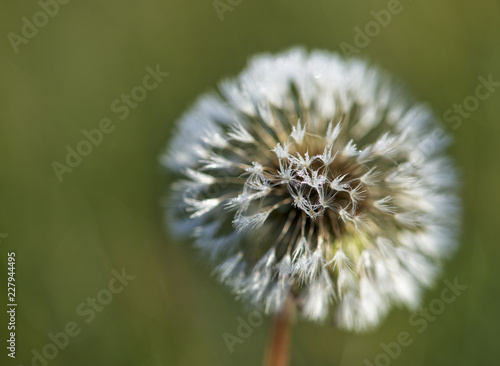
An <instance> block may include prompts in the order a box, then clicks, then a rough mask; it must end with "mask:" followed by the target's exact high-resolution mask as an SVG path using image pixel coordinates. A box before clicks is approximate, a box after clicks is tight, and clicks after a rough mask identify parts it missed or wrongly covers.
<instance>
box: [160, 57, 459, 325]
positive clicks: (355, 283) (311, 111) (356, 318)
mask: <svg viewBox="0 0 500 366" xmlns="http://www.w3.org/2000/svg"><path fill="white" fill-rule="evenodd" d="M437 127H438V126H437V122H436V119H435V118H434V116H433V115H432V113H431V112H430V111H429V110H428V108H427V107H425V106H423V105H421V104H415V103H410V102H408V100H407V97H406V96H405V95H404V93H403V92H402V90H401V88H400V87H398V86H397V85H395V84H394V83H393V82H392V81H390V80H389V78H388V77H387V75H385V74H383V73H381V72H380V71H378V70H376V69H373V68H370V67H369V66H367V65H366V64H365V63H364V62H362V61H359V60H344V59H342V58H340V57H338V56H337V55H335V54H330V53H327V52H312V53H310V54H308V53H307V52H305V51H303V50H301V49H293V50H290V51H287V52H285V53H282V54H278V55H277V56H271V55H261V56H258V57H256V58H254V59H253V60H252V61H251V62H250V64H249V66H248V67H247V69H246V70H245V71H244V72H243V73H242V74H241V75H239V76H238V77H237V78H235V79H233V80H228V81H225V82H224V83H222V84H221V87H220V92H219V93H213V94H210V95H205V96H202V97H201V98H200V99H199V100H198V101H197V102H196V104H195V105H194V107H193V108H192V109H191V110H190V111H189V112H188V113H186V114H185V115H184V116H183V117H182V118H181V121H180V124H179V127H178V130H177V133H176V136H175V137H174V139H173V141H172V143H171V145H170V147H169V149H168V151H167V152H166V153H165V155H164V156H163V158H162V162H163V163H164V165H166V166H167V167H168V168H169V169H170V170H171V171H173V172H174V173H177V174H178V175H179V176H183V178H182V180H180V181H179V182H177V183H176V184H175V186H174V202H175V204H176V210H174V211H175V212H174V214H173V215H169V219H168V220H169V223H170V224H171V226H172V227H174V228H175V229H176V231H177V232H178V231H181V234H182V233H184V234H189V235H193V236H194V240H195V242H196V246H197V247H199V248H200V250H201V251H203V252H204V253H205V254H206V255H207V257H209V258H210V259H211V260H212V262H213V263H214V266H215V268H214V273H215V274H216V275H217V278H219V279H220V280H221V281H222V282H224V283H226V284H227V285H229V286H230V287H231V289H232V291H233V292H234V293H235V294H236V295H237V297H238V298H241V299H243V300H244V301H245V302H247V303H249V304H253V305H256V306H257V305H258V306H261V307H262V308H264V309H266V311H267V312H269V313H276V314H283V312H284V311H286V309H287V307H288V306H289V305H287V304H292V306H293V307H294V308H296V309H297V312H298V313H299V314H301V315H302V316H303V317H305V318H308V319H310V320H313V321H324V320H325V319H326V318H327V317H328V316H329V315H331V316H332V317H333V319H334V322H335V324H337V325H338V326H339V327H341V328H344V329H348V330H354V331H366V330H369V329H372V328H374V327H375V326H376V325H378V324H379V323H380V321H381V320H382V319H383V318H384V317H385V316H386V315H387V313H388V311H389V310H390V308H391V307H393V306H406V307H408V308H409V309H416V308H417V307H418V306H419V300H420V298H421V292H422V290H423V289H425V288H427V287H429V286H431V285H432V283H433V280H434V279H435V277H436V275H437V273H438V271H439V263H441V260H442V259H443V258H444V257H446V256H447V255H448V254H450V253H451V251H452V250H453V248H454V246H455V241H454V233H455V227H456V217H457V211H458V204H457V198H456V195H455V181H456V178H455V173H454V168H453V163H452V162H451V161H450V159H448V158H446V157H445V156H444V149H445V148H446V144H445V143H443V139H440V140H439V141H434V140H433V139H432V132H433V129H434V128H437ZM429 141H430V142H432V143H433V146H432V148H429ZM196 228H210V229H206V230H203V229H201V230H200V229H198V230H197V229H196ZM179 229H180V230H179ZM280 316H282V315H280ZM279 319H282V318H279Z"/></svg>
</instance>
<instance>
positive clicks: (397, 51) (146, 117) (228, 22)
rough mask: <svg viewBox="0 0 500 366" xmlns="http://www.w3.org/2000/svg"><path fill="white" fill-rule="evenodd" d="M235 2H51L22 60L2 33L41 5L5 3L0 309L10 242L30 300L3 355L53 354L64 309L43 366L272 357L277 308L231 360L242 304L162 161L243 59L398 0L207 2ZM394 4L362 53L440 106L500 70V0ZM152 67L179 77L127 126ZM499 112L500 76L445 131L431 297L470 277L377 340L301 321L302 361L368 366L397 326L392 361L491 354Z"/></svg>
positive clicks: (298, 344)
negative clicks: (440, 254) (455, 293)
mask: <svg viewBox="0 0 500 366" xmlns="http://www.w3.org/2000/svg"><path fill="white" fill-rule="evenodd" d="M389 3H390V2H389ZM221 4H222V5H221ZM224 4H225V6H226V7H227V9H228V10H227V11H225V12H224V13H223V14H222V18H223V19H221V17H220V16H219V15H218V13H217V11H216V9H215V6H214V2H213V1H212V0H205V1H201V0H191V1H159V0H146V1H130V0H128V1H118V0H106V1H104V0H102V1H97V0H86V1H77V0H73V1H70V2H68V3H67V4H64V5H63V4H60V5H59V9H58V11H57V14H55V15H54V16H53V17H50V18H48V21H47V24H46V25H45V26H44V27H41V28H39V30H38V33H37V34H36V35H35V36H34V37H32V38H31V39H27V42H25V43H22V44H19V45H18V52H17V53H16V52H15V50H14V47H13V46H12V44H11V42H10V40H9V38H8V34H9V33H10V32H12V33H15V34H17V35H22V33H21V31H22V30H21V27H22V26H23V20H22V18H23V17H26V18H27V19H28V20H32V19H33V16H34V15H35V14H36V13H37V12H39V11H40V10H41V7H40V5H39V4H38V3H37V2H36V1H34V0H33V1H25V0H23V1H3V2H2V3H1V5H0V19H1V22H0V34H1V35H2V38H1V41H0V70H1V71H0V73H1V79H0V80H1V82H0V120H1V124H0V156H1V162H0V174H1V176H2V178H1V179H0V187H1V188H0V207H1V209H0V233H3V234H6V235H7V234H8V236H7V237H4V238H3V239H2V242H1V243H0V263H1V264H0V268H1V269H2V271H1V274H0V281H1V283H2V284H0V289H1V291H0V293H1V294H2V295H1V296H0V299H2V300H1V301H0V304H6V303H7V298H6V292H7V291H6V271H7V252H9V251H12V250H13V251H15V252H16V254H17V256H16V258H17V273H16V285H17V289H18V293H17V302H18V304H19V305H18V308H17V309H18V312H17V329H16V330H17V358H16V359H15V360H11V359H10V358H8V357H7V355H6V353H7V350H6V349H5V347H4V346H2V347H1V349H2V351H1V352H0V360H1V361H0V364H2V365H20V364H22V365H24V366H27V365H32V364H37V365H44V364H45V363H44V362H43V361H35V363H33V362H32V359H33V357H34V356H33V355H34V352H42V351H43V348H44V347H45V346H46V345H47V344H49V343H54V342H53V341H51V340H50V338H49V337H48V334H49V333H53V334H55V333H58V332H61V331H63V330H64V328H65V326H66V325H67V324H68V322H72V321H74V322H75V323H77V325H78V327H79V329H80V333H79V334H78V335H77V336H75V337H71V338H70V340H69V344H68V345H66V346H65V347H64V349H59V350H58V351H57V356H55V357H54V358H53V359H50V360H47V361H46V364H47V365H54V366H56V365H64V366H66V365H73V366H77V365H136V366H140V365H144V366H157V365H182V366H184V365H185V366H188V365H189V366H191V365H259V364H260V363H261V360H262V355H263V350H264V347H265V343H266V339H267V334H268V328H269V327H268V326H269V320H268V319H266V320H265V321H264V322H263V324H262V325H260V326H258V327H256V328H255V329H254V331H253V333H252V334H251V336H250V337H249V338H248V339H245V340H244V342H243V343H242V344H236V345H235V347H234V353H231V352H230V351H229V350H228V348H227V347H226V344H225V342H224V339H223V337H222V335H223V334H224V333H225V332H228V333H231V334H234V335H237V333H236V331H237V326H238V317H243V318H244V319H246V317H247V313H246V312H245V310H244V308H243V306H242V305H241V304H240V303H238V302H236V301H234V300H233V297H232V295H231V294H229V293H228V291H226V289H225V288H224V287H223V286H221V285H219V284H218V283H217V282H216V281H215V280H213V278H211V277H210V269H209V268H208V267H207V265H206V264H205V263H203V262H200V261H199V260H198V256H197V254H196V252H195V251H193V250H192V249H191V248H190V247H189V245H188V244H187V243H178V242H176V241H175V240H174V239H173V238H172V237H171V236H170V235H169V234H168V232H166V230H165V228H164V219H163V215H162V208H161V204H160V202H161V197H162V196H164V195H165V194H166V192H167V191H168V185H169V182H170V180H171V179H170V178H169V176H168V175H167V174H166V173H165V172H164V171H163V170H162V169H161V168H160V166H159V164H158V156H159V154H160V152H161V151H162V150H163V148H164V146H165V144H166V141H167V140H168V139H169V137H170V136H171V134H172V131H173V127H174V125H175V121H176V119H177V118H178V117H179V115H180V114H181V113H182V112H183V111H184V110H185V109H186V108H188V107H189V105H190V104H191V103H192V102H193V100H194V99H195V98H196V96H197V95H199V94H200V93H202V92H205V91H208V90H210V89H212V88H214V87H215V86H216V83H217V81H218V80H220V79H221V78H223V77H225V76H231V75H235V74H237V73H238V72H239V71H240V70H241V69H242V68H243V67H244V65H245V63H246V60H247V59H248V57H249V56H251V55H253V54H255V53H259V52H278V51H281V50H284V49H286V48H288V47H290V46H294V45H304V46H305V47H307V48H309V49H314V48H322V49H326V50H331V51H340V45H341V43H342V42H346V43H349V44H351V45H354V36H355V27H360V28H361V29H364V27H365V26H366V24H367V23H368V22H370V21H371V20H373V19H374V18H373V15H372V14H371V11H380V10H382V9H387V7H388V2H387V1H366V0H362V1H361V0H358V1H349V2H347V1H334V0H312V1H307V2H306V1H300V0H293V1H291V0H287V1H285V0H280V1H264V0H261V1H255V0H252V1H250V0H242V1H240V2H238V1H235V0H233V1H229V0H222V1H221V2H218V3H216V4H215V5H218V6H219V7H223V6H224ZM231 4H233V5H231ZM400 7H402V8H403V11H401V12H400V13H399V14H397V15H393V17H392V19H391V20H390V22H389V24H388V25H387V26H385V27H381V29H380V32H378V34H377V35H376V36H373V37H370V43H369V44H368V45H366V47H363V48H362V49H360V52H359V56H360V57H363V58H366V59H368V60H371V61H372V62H373V63H374V64H377V65H379V66H381V67H383V68H385V69H386V70H389V71H390V72H391V73H392V74H394V75H396V76H397V77H399V78H400V79H401V80H403V81H404V82H405V83H406V85H407V86H408V88H409V89H410V90H411V91H412V92H413V94H414V95H415V96H416V97H417V98H419V99H421V100H424V101H426V102H427V103H428V104H429V105H430V106H431V107H432V108H433V109H434V110H435V112H436V114H437V116H442V115H443V113H445V111H446V110H448V109H449V108H451V107H453V105H454V104H455V103H463V101H464V98H466V97H467V96H470V95H474V92H475V89H476V87H477V86H478V85H479V81H478V77H480V76H483V77H485V78H487V77H488V76H489V75H490V74H491V75H492V78H493V79H494V80H498V81H500V50H499V47H500V42H499V40H500V2H499V1H493V0H481V1H466V0H460V1H458V0H444V1H439V2H436V1H432V0H418V1H410V0H402V1H401V2H400ZM53 11H54V10H53ZM39 21H42V22H43V16H42V18H40V19H39ZM157 64H159V65H160V68H161V70H162V71H165V72H168V73H169V76H168V77H166V78H165V79H164V81H163V82H162V83H161V84H160V85H159V86H158V88H156V89H155V90H153V91H150V92H149V93H148V95H147V97H146V99H145V100H144V101H142V102H141V103H139V105H138V106H137V107H136V108H135V109H131V111H130V115H129V116H128V117H127V118H125V119H124V120H120V119H119V118H118V115H117V114H116V113H113V112H112V111H111V109H110V105H111V103H112V102H113V100H114V99H116V98H119V97H120V95H121V94H122V93H130V91H131V89H132V88H133V87H135V86H137V85H139V84H140V83H141V81H142V78H143V77H144V76H145V75H146V70H145V68H146V67H147V66H151V67H153V68H154V67H155V66H156V65H157ZM499 116H500V88H499V90H498V91H497V90H494V91H493V92H492V93H491V95H490V96H489V97H488V98H487V99H486V100H482V101H480V104H479V106H478V107H477V108H476V109H475V110H474V111H473V112H471V113H470V116H468V117H467V118H463V121H462V123H461V125H460V126H459V127H456V126H455V125H454V124H453V125H452V124H446V123H444V124H443V126H444V128H445V129H447V130H449V131H450V133H451V134H452V135H453V136H454V137H455V143H454V145H453V146H452V147H451V149H450V151H451V154H452V155H453V156H454V157H455V159H456V162H457V165H458V166H459V168H460V171H461V179H462V186H463V189H462V196H463V202H464V215H463V224H462V234H461V239H460V241H461V246H460V249H459V250H458V252H457V253H456V255H455V256H454V257H453V258H452V260H450V261H448V262H447V264H446V266H445V271H444V273H443V277H442V279H441V280H440V281H439V282H438V283H437V285H436V287H435V288H434V289H433V290H431V291H429V292H427V294H426V297H425V299H424V301H423V304H424V305H428V304H429V303H430V302H431V301H432V300H433V299H436V298H439V296H440V293H441V290H442V289H443V286H444V285H443V282H442V280H444V279H449V280H450V281H453V279H454V278H455V277H456V278H458V282H459V283H460V284H463V285H466V286H467V289H466V290H465V291H464V292H463V293H462V295H460V296H459V297H458V298H457V299H456V301H454V302H453V303H451V304H448V305H446V308H445V310H444V311H443V313H442V314H440V315H439V316H437V317H436V319H435V320H433V321H430V322H429V323H428V327H427V329H426V330H425V331H424V332H422V333H418V332H417V331H416V330H417V328H416V327H415V326H412V325H410V323H409V320H408V319H409V316H410V314H409V312H408V311H406V310H397V311H394V312H392V313H391V315H390V316H389V318H388V319H387V321H386V322H384V323H383V324H382V326H381V327H380V328H379V329H378V330H377V331H375V332H373V333H370V334H367V335H354V334H349V333H345V332H342V331H339V330H337V329H335V328H333V327H330V326H319V325H316V324H312V323H308V322H305V321H299V322H298V323H297V325H296V326H295V329H294V334H293V349H292V365H369V363H367V361H365V359H368V360H369V361H370V362H372V363H373V364H377V363H376V357H377V355H378V354H379V353H381V352H382V348H381V346H380V343H382V342H384V343H389V342H392V341H394V340H395V339H396V338H397V336H398V334H400V333H401V332H402V331H408V333H410V335H411V337H412V339H413V343H412V344H411V345H410V346H408V347H404V348H403V349H402V351H401V354H400V355H399V357H397V358H396V359H395V360H392V359H391V360H390V364H391V365H405V366H419V365H426V366H430V365H440V366H442V365H472V364H478V365H493V364H497V362H498V360H499V359H500V348H499V347H498V345H497V342H498V330H497V329H498V327H499V326H500V322H499V316H498V309H499V308H500V298H499V290H500V286H499V279H498V257H499V255H500V246H499V237H500V236H499V231H500V230H499V228H500V225H499V220H498V217H499V214H498V212H499V211H498V207H500V194H499V192H500V190H499V180H500V169H499V158H500V143H499V141H500V140H499V129H500V124H499V118H500V117H499ZM103 118H109V119H111V120H112V121H113V124H114V126H115V127H116V128H115V130H114V131H113V132H112V133H110V134H106V135H105V136H104V140H103V141H102V143H101V144H100V145H99V146H97V147H95V148H94V149H93V151H92V153H91V154H90V155H89V156H87V157H85V158H84V160H83V162H82V163H81V164H80V165H79V166H78V167H76V168H75V169H74V171H73V172H71V173H66V174H64V175H63V181H62V182H60V181H59V180H58V179H57V177H56V174H55V173H54V170H53V167H52V163H53V162H54V161H58V162H61V163H64V160H65V157H66V154H67V152H66V146H68V145H69V146H71V147H73V148H75V147H76V145H77V144H78V143H79V142H80V141H81V140H82V139H83V138H84V136H83V135H82V132H81V131H82V130H83V129H87V130H89V129H94V128H96V127H97V126H98V125H99V121H100V120H102V119H103ZM186 148H189V147H186ZM122 268H125V270H126V273H127V274H129V275H132V276H135V278H134V279H133V280H131V281H130V283H129V284H128V286H126V287H125V289H124V290H123V291H122V292H121V293H119V294H116V295H114V297H113V299H112V300H111V302H110V303H109V304H107V305H106V306H104V307H103V309H101V311H99V312H97V311H96V312H95V318H94V319H92V321H90V322H89V323H88V324H87V323H86V322H85V319H86V318H87V317H82V316H81V315H79V314H78V312H77V307H78V306H79V304H81V303H82V302H86V301H87V298H89V297H90V298H92V297H95V296H96V295H97V294H98V292H99V291H100V290H102V289H105V288H107V286H108V283H109V281H110V279H111V278H112V277H113V274H112V273H111V271H112V270H116V271H118V272H120V271H121V270H122ZM4 294H5V296H4ZM0 308H4V305H0ZM1 314H2V315H1V316H0V335H1V339H2V344H4V345H5V343H6V342H5V341H4V340H3V339H4V338H5V339H7V329H6V328H7V325H6V324H7V317H6V314H5V312H4V311H2V312H1ZM49 353H50V350H49ZM50 354H51V355H53V353H50ZM383 361H384V360H382V359H380V358H379V362H378V364H379V365H382V364H385V363H383Z"/></svg>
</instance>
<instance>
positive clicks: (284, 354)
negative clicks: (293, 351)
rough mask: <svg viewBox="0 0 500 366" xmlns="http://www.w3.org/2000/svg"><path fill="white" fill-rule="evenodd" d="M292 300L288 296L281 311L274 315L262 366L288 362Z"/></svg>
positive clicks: (275, 365) (281, 364)
mask: <svg viewBox="0 0 500 366" xmlns="http://www.w3.org/2000/svg"><path fill="white" fill-rule="evenodd" d="M293 309H294V301H293V299H292V297H291V296H289V297H288V299H287V301H286V303H285V306H284V307H283V310H282V311H281V313H279V314H277V315H276V316H275V317H274V320H273V325H272V330H271V336H270V338H269V345H268V349H267V354H266V358H265V361H264V366H288V365H289V364H290V333H291V329H292V324H291V317H292V314H293Z"/></svg>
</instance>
